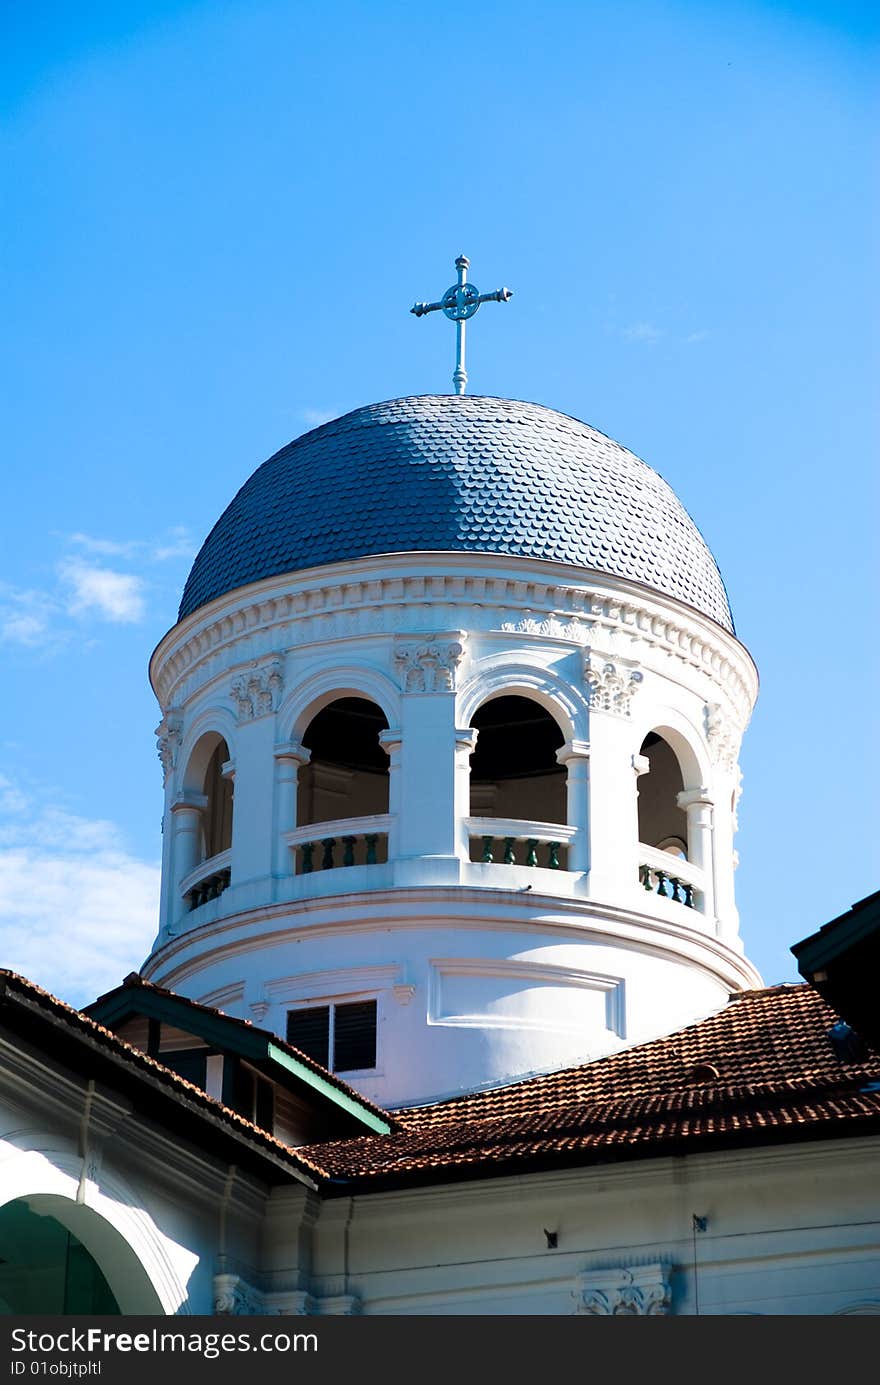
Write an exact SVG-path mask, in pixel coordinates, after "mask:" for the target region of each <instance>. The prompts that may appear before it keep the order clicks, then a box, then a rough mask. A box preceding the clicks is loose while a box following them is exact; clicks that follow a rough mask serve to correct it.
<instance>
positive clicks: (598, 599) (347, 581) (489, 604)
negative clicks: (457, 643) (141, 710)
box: [151, 553, 758, 728]
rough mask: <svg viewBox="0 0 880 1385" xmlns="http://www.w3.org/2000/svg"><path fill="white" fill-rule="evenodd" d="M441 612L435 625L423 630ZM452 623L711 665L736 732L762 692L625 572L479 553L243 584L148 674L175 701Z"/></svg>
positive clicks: (734, 650)
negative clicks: (223, 681) (314, 653)
mask: <svg viewBox="0 0 880 1385" xmlns="http://www.w3.org/2000/svg"><path fill="white" fill-rule="evenodd" d="M417 559H421V560H422V561H421V562H418V561H417ZM480 569H482V571H480ZM536 573H537V575H536ZM353 579H355V580H353ZM435 612H436V616H437V619H438V626H437V630H436V632H434V633H432V632H431V631H430V630H425V627H426V625H428V626H429V625H430V624H431V617H432V616H433V615H434V613H435ZM450 625H452V626H453V627H455V628H458V627H460V628H461V629H463V630H466V631H491V630H495V631H500V632H503V633H507V634H522V635H528V636H536V637H538V638H544V639H548V640H552V641H554V642H558V643H565V644H571V645H573V646H580V647H584V648H586V647H594V648H595V649H597V650H598V651H601V653H602V654H607V655H609V656H610V657H611V658H612V659H613V656H615V655H616V656H617V657H618V658H623V657H628V658H630V659H632V658H633V656H638V658H639V659H640V660H643V659H644V656H645V653H646V652H648V651H654V652H656V655H659V656H660V657H661V663H662V662H663V661H664V659H668V660H671V661H672V662H673V664H678V665H679V666H681V667H682V668H689V669H692V670H695V671H699V672H702V673H704V674H705V675H706V680H705V681H706V688H705V696H706V700H707V701H710V700H712V698H713V688H714V690H715V692H714V696H715V697H716V698H717V693H718V691H721V690H723V691H724V693H725V694H726V699H727V700H728V701H729V703H730V705H731V710H732V711H733V712H734V714H735V716H736V720H737V722H738V723H739V725H740V728H742V727H743V726H744V725H745V724H746V722H747V721H748V716H749V714H750V711H751V707H752V705H753V704H754V701H755V698H756V696H757V689H758V680H757V673H756V670H755V666H754V664H753V662H752V660H751V658H750V656H749V655H748V652H747V651H746V650H745V648H744V647H743V646H742V645H741V644H740V643H739V641H738V640H736V639H735V638H734V637H733V636H732V635H729V634H728V633H727V632H726V631H724V630H722V629H721V627H720V626H718V625H716V624H715V623H714V622H713V621H711V620H709V619H708V618H707V617H705V616H702V615H700V614H699V612H696V611H694V610H692V609H691V608H690V607H688V606H685V605H683V604H682V603H680V602H676V601H674V600H672V599H671V598H667V597H664V596H662V595H660V594H659V593H653V592H650V591H648V589H646V588H643V587H640V586H639V585H638V584H637V583H633V582H627V581H625V580H624V579H622V578H615V577H607V576H605V575H603V574H585V575H584V576H583V577H581V576H579V575H576V574H574V575H573V572H572V569H567V568H565V567H564V566H563V565H561V564H553V563H546V564H536V563H535V562H533V561H531V560H525V559H516V558H510V557H504V558H501V557H498V556H495V555H491V554H480V553H469V554H460V555H455V554H442V555H430V554H424V555H416V556H414V555H412V554H407V555H392V556H391V557H384V558H381V559H363V560H361V561H360V562H357V563H352V564H349V565H347V566H346V567H344V568H342V567H338V566H336V567H328V568H324V569H313V570H312V571H311V572H310V573H299V574H295V575H287V576H286V577H284V578H273V579H269V580H268V581H266V582H263V583H259V584H254V585H253V586H251V587H245V588H242V589H241V590H239V591H237V592H234V593H232V594H231V595H230V596H227V597H224V598H222V599H220V600H218V601H217V602H214V603H212V605H210V606H206V607H203V608H202V609H200V610H199V611H197V612H195V613H194V614H193V615H192V616H190V617H188V618H187V619H186V620H184V621H182V622H181V623H180V625H177V626H174V627H173V628H172V629H171V630H170V631H169V632H168V634H167V635H166V636H165V637H164V639H163V640H162V641H161V642H160V644H159V645H158V647H157V649H156V651H155V653H154V655H153V659H152V661H151V678H152V682H153V687H154V690H155V692H156V695H157V697H158V698H159V701H160V703H161V705H162V706H163V708H168V707H170V706H171V705H172V704H173V705H174V706H175V707H180V706H181V705H182V704H184V703H185V702H186V701H187V700H188V699H189V698H190V697H191V696H193V695H194V693H195V692H197V691H198V689H199V688H200V687H202V686H203V685H204V684H206V683H208V682H210V681H211V680H212V679H213V678H216V677H218V676H220V675H221V674H227V673H228V672H230V671H234V670H235V669H239V670H241V671H242V672H246V671H247V670H248V668H249V667H250V666H252V664H253V661H254V660H258V661H260V662H264V661H267V660H269V659H271V658H272V656H273V655H277V653H278V651H279V650H281V649H284V648H292V647H294V646H296V647H297V648H299V647H302V646H305V645H310V644H326V643H328V642H330V641H334V640H351V639H353V638H357V637H362V636H375V635H389V636H393V637H398V638H401V637H404V638H405V637H406V636H408V635H410V634H411V632H412V631H413V630H418V631H425V635H424V638H425V639H438V638H442V636H443V635H444V634H447V632H448V631H449V629H450Z"/></svg>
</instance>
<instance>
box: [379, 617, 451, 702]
mask: <svg viewBox="0 0 880 1385" xmlns="http://www.w3.org/2000/svg"><path fill="white" fill-rule="evenodd" d="M463 639H464V635H463V634H462V633H461V632H459V631H455V632H454V633H447V634H444V635H440V636H436V635H408V636H403V637H399V638H398V639H397V640H395V644H394V655H393V658H394V664H395V667H396V668H397V672H398V676H399V678H400V687H401V691H402V692H405V693H436V692H455V676H456V671H457V669H458V666H459V664H460V663H461V661H462V659H463V657H464V644H463V643H462V641H463Z"/></svg>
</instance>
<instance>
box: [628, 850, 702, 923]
mask: <svg viewBox="0 0 880 1385" xmlns="http://www.w3.org/2000/svg"><path fill="white" fill-rule="evenodd" d="M639 884H640V885H641V886H642V889H644V890H645V891H647V893H648V894H655V895H659V896H660V898H661V899H669V900H672V901H673V902H674V903H676V904H683V905H684V907H685V908H686V909H697V910H700V911H702V909H703V899H704V889H703V885H704V875H703V872H702V870H700V869H699V868H698V867H697V866H695V865H693V864H692V863H691V862H690V861H686V860H684V859H683V858H681V857H678V856H673V854H672V853H671V852H668V851H660V850H658V849H657V848H656V847H651V846H646V845H645V844H644V843H643V842H640V843H639Z"/></svg>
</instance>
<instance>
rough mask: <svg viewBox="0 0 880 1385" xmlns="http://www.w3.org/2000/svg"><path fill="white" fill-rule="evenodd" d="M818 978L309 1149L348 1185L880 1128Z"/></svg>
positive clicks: (872, 1097)
mask: <svg viewBox="0 0 880 1385" xmlns="http://www.w3.org/2000/svg"><path fill="white" fill-rule="evenodd" d="M836 1020H837V1015H836V1014H835V1013H834V1011H833V1010H831V1009H830V1008H829V1007H828V1006H827V1005H826V1004H825V1002H824V1001H823V1000H822V999H821V997H820V996H819V995H817V994H816V992H815V991H813V990H812V989H811V988H810V987H808V986H782V987H771V988H769V989H767V990H761V991H751V992H747V993H746V994H744V995H740V996H738V997H736V998H735V999H733V1000H731V1002H730V1004H729V1005H728V1006H727V1007H726V1008H725V1009H724V1010H722V1011H721V1012H720V1013H719V1014H717V1015H712V1016H710V1017H709V1018H708V1019H706V1020H702V1021H701V1022H700V1023H699V1024H694V1025H691V1026H689V1027H688V1028H687V1029H683V1030H680V1031H678V1032H677V1033H675V1034H671V1035H669V1036H668V1037H666V1038H663V1039H657V1040H654V1041H653V1042H651V1043H646V1044H639V1045H637V1046H636V1047H634V1048H631V1049H628V1050H626V1051H625V1052H623V1053H619V1054H615V1055H613V1056H611V1057H609V1058H602V1059H598V1060H597V1061H595V1062H592V1063H586V1064H583V1065H581V1066H580V1067H575V1068H568V1069H565V1070H563V1071H561V1072H555V1073H550V1074H548V1075H546V1076H542V1077H535V1078H530V1079H528V1080H526V1081H524V1082H518V1083H514V1084H511V1085H510V1086H507V1087H499V1088H495V1089H493V1090H492V1091H487V1092H480V1093H475V1094H473V1095H471V1096H467V1097H461V1098H457V1099H455V1100H452V1101H445V1102H438V1103H435V1104H434V1105H432V1106H426V1107H422V1108H419V1109H416V1110H407V1111H402V1112H399V1113H398V1114H399V1115H400V1116H401V1117H402V1118H403V1119H404V1120H405V1121H406V1124H407V1129H406V1130H405V1131H404V1132H402V1133H400V1134H392V1135H386V1136H380V1137H370V1136H367V1137H361V1138H358V1139H354V1140H345V1141H337V1142H334V1143H332V1144H325V1145H321V1146H320V1147H319V1148H313V1149H307V1150H306V1151H305V1152H306V1154H307V1155H308V1156H309V1157H311V1158H314V1159H315V1160H316V1162H317V1163H319V1164H320V1166H321V1168H322V1169H324V1170H325V1172H326V1173H327V1174H328V1175H329V1176H330V1177H332V1178H333V1179H334V1180H344V1182H345V1185H346V1190H353V1189H356V1188H360V1189H362V1190H364V1191H367V1190H370V1189H378V1188H381V1187H388V1186H397V1185H402V1184H404V1183H414V1182H415V1183H417V1182H438V1181H441V1180H443V1179H447V1178H477V1177H486V1176H489V1175H491V1174H503V1173H512V1172H516V1171H518V1170H519V1169H525V1168H538V1167H552V1166H564V1165H573V1164H589V1163H597V1162H602V1161H609V1160H615V1159H627V1158H628V1159H633V1158H644V1157H648V1156H651V1155H662V1154H683V1153H689V1152H696V1151H697V1150H699V1149H707V1148H719V1147H731V1146H734V1145H738V1144H739V1145H741V1144H757V1143H766V1142H768V1141H770V1140H783V1139H788V1140H791V1139H801V1140H804V1139H821V1138H829V1137H832V1136H841V1135H851V1136H854V1135H861V1134H870V1133H874V1132H880V1090H876V1091H871V1090H870V1086H871V1084H872V1083H873V1084H875V1085H877V1086H878V1088H880V1057H877V1056H870V1057H869V1058H868V1059H867V1060H866V1061H865V1062H861V1063H842V1062H841V1061H840V1060H839V1059H838V1057H837V1056H836V1054H835V1051H834V1048H833V1047H832V1045H831V1043H830V1041H829V1039H828V1037H827V1034H828V1030H829V1029H830V1028H831V1026H832V1024H834V1023H835V1022H836Z"/></svg>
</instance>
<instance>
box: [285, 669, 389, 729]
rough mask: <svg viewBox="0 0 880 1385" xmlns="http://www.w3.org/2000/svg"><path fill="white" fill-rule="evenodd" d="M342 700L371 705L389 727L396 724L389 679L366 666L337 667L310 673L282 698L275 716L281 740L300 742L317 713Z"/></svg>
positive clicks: (377, 670)
mask: <svg viewBox="0 0 880 1385" xmlns="http://www.w3.org/2000/svg"><path fill="white" fill-rule="evenodd" d="M342 697H362V698H365V699H366V700H367V701H368V702H375V704H376V706H377V707H379V708H381V710H382V712H383V713H384V715H385V720H386V721H387V722H388V725H389V726H390V727H397V726H399V725H400V691H399V689H398V688H397V687H396V686H395V685H394V684H393V683H392V682H391V680H390V678H388V677H387V676H386V675H385V674H384V673H382V671H381V670H380V669H377V668H375V667H372V666H370V665H358V664H345V665H342V666H338V665H337V666H335V667H333V668H326V669H321V670H320V672H318V673H314V674H312V676H311V677H310V678H307V679H305V681H304V682H302V683H300V684H299V685H298V686H297V687H295V688H294V689H293V690H292V691H291V693H290V694H289V696H288V697H286V698H285V700H284V702H283V704H282V706H281V708H280V711H279V714H278V726H279V736H280V738H281V740H292V741H301V740H302V737H303V735H304V733H305V731H306V729H307V728H308V726H309V724H310V723H311V722H312V721H313V720H314V718H315V717H316V716H317V715H318V713H319V712H321V711H323V709H324V708H325V707H329V705H330V703H331V702H336V701H337V700H338V699H339V698H342Z"/></svg>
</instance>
